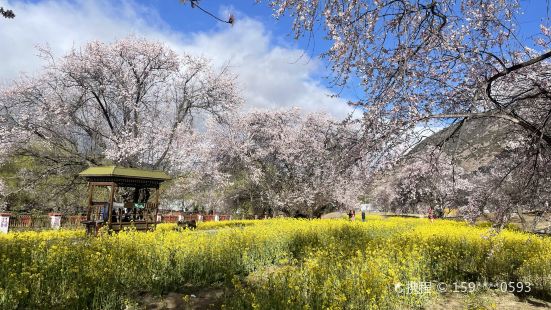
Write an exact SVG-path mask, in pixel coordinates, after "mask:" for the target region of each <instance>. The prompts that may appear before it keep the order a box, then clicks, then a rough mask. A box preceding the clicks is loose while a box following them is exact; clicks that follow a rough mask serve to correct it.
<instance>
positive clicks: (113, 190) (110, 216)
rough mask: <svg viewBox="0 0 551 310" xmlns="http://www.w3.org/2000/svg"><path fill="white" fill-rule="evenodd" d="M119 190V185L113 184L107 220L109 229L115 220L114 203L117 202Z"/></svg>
mask: <svg viewBox="0 0 551 310" xmlns="http://www.w3.org/2000/svg"><path fill="white" fill-rule="evenodd" d="M116 190H117V184H116V183H115V182H113V184H112V185H111V192H110V193H109V213H108V214H109V215H108V216H109V218H108V219H107V223H108V225H109V229H111V221H112V219H113V201H114V200H115V191H116Z"/></svg>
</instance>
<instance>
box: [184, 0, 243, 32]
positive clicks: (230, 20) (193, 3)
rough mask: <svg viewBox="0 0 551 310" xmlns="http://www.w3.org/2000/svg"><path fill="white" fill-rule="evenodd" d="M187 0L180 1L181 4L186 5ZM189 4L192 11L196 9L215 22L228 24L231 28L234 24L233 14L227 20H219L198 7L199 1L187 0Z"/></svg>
mask: <svg viewBox="0 0 551 310" xmlns="http://www.w3.org/2000/svg"><path fill="white" fill-rule="evenodd" d="M187 1H188V0H180V2H181V3H184V4H185V3H186V2H187ZM189 2H190V3H191V8H192V9H194V8H198V9H199V10H201V11H203V13H205V14H207V15H209V16H210V17H212V18H214V19H216V20H217V21H220V22H223V23H226V24H230V25H232V26H233V23H234V22H235V18H234V16H233V14H230V16H229V17H228V20H224V19H221V18H220V17H218V16H216V15H214V14H213V13H211V12H209V11H207V10H205V9H204V8H202V7H201V6H200V5H199V0H189Z"/></svg>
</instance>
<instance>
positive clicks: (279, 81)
mask: <svg viewBox="0 0 551 310" xmlns="http://www.w3.org/2000/svg"><path fill="white" fill-rule="evenodd" d="M267 2H268V1H263V3H261V4H256V3H255V1H254V0H238V1H235V0H234V1H229V0H202V1H200V5H201V6H202V7H203V8H205V9H206V10H208V11H210V12H212V13H214V14H216V15H218V16H220V17H221V18H227V17H228V15H229V14H230V13H233V14H234V15H235V17H236V23H235V25H234V26H233V27H232V26H230V25H228V24H224V23H220V22H217V21H216V20H214V19H213V18H211V17H210V16H208V15H206V14H205V13H203V12H201V11H200V10H199V9H197V8H195V9H192V8H191V6H190V5H189V3H187V4H185V5H184V4H181V3H180V2H179V1H178V0H150V1H145V0H94V1H91V0H57V1H52V0H50V1H13V0H10V1H6V0H0V6H4V7H8V8H12V9H13V10H14V11H15V13H16V15H17V17H16V18H15V19H13V20H0V42H2V44H1V45H0V55H2V57H3V62H4V63H3V66H1V67H0V83H9V81H11V80H12V79H14V78H15V77H17V75H18V74H20V73H22V72H25V73H29V74H33V73H34V72H37V71H38V70H39V69H40V66H41V62H40V60H39V59H38V58H37V57H36V54H37V53H36V49H35V46H36V45H46V44H47V45H48V46H50V48H51V49H52V50H53V51H54V52H55V53H56V54H58V55H63V54H64V53H66V52H67V50H68V49H70V48H72V47H78V46H80V45H82V44H84V43H86V42H88V41H91V40H101V41H112V40H116V39H117V38H121V37H125V36H128V35H137V36H145V37H148V38H151V39H155V40H161V41H164V42H166V43H167V44H169V45H170V46H171V47H172V48H174V49H175V50H176V51H178V52H180V53H191V54H197V55H201V56H205V57H208V58H211V59H213V62H214V64H215V65H217V66H222V65H225V64H229V65H230V67H231V68H232V70H233V71H234V72H236V73H237V75H238V76H239V83H240V87H241V89H242V91H243V94H244V97H245V101H246V107H245V108H246V109H277V108H289V107H299V108H301V109H303V110H304V111H306V112H318V111H322V112H327V113H330V114H332V115H333V116H335V117H339V118H340V117H344V116H346V115H347V114H348V113H349V112H351V111H352V110H351V108H350V107H349V106H347V105H346V101H347V100H348V99H351V100H354V99H356V98H357V97H358V96H361V95H362V94H361V91H360V90H359V89H358V88H357V87H356V88H355V90H352V89H353V88H352V89H346V90H344V91H342V92H341V90H340V89H333V88H331V87H330V85H329V83H328V82H327V80H326V79H324V77H325V76H327V75H328V74H329V72H328V70H327V64H326V63H325V61H324V60H320V59H319V58H318V55H319V53H320V52H321V51H323V50H324V49H326V48H327V47H328V44H329V42H327V41H325V40H324V39H323V37H322V35H321V34H318V35H317V36H316V37H315V38H314V39H313V40H312V41H310V40H308V38H303V39H300V40H298V41H297V40H294V38H293V35H292V33H291V20H290V19H289V18H288V17H284V18H282V19H280V20H276V19H274V18H273V17H272V10H271V9H270V8H269V7H268V5H267ZM547 2H548V1H547V0H523V1H521V4H522V6H523V8H524V10H525V11H526V14H524V15H522V16H521V17H520V18H519V24H520V27H521V30H522V31H521V36H524V37H528V36H530V35H531V34H533V33H537V31H538V27H539V24H540V22H542V21H544V22H547V23H548V15H549V12H548V8H547ZM544 19H547V20H544ZM352 87H354V86H352ZM337 92H338V93H340V95H341V98H333V97H330V96H331V95H335V94H336V93H337Z"/></svg>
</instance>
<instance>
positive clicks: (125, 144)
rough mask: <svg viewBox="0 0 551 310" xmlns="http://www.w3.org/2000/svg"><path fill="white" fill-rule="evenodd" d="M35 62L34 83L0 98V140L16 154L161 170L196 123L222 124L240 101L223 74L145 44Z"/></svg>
mask: <svg viewBox="0 0 551 310" xmlns="http://www.w3.org/2000/svg"><path fill="white" fill-rule="evenodd" d="M41 56H42V57H43V59H44V60H45V61H46V65H45V68H44V70H43V71H42V72H41V73H40V74H39V75H37V76H36V77H22V78H21V79H20V80H17V81H15V82H14V83H13V84H12V85H11V86H10V87H7V88H5V89H3V90H2V93H1V95H0V109H1V111H2V114H1V117H2V127H1V129H2V132H3V133H4V134H3V135H4V136H9V137H11V140H14V141H12V142H11V143H12V144H13V145H14V147H13V148H14V149H15V150H16V151H17V152H19V153H20V154H25V155H31V156H41V157H43V158H46V159H47V157H48V156H49V154H48V153H50V151H51V152H57V154H56V157H59V156H60V155H61V156H64V157H66V158H65V161H66V162H67V161H72V162H74V163H75V164H76V163H78V164H81V165H82V164H99V163H101V162H102V161H104V160H109V161H113V162H115V163H117V164H122V165H127V166H148V167H151V168H162V167H165V166H166V165H167V162H169V161H170V158H169V155H170V154H171V150H172V148H173V145H174V140H175V137H176V136H177V135H179V134H181V133H182V132H186V131H189V130H190V128H191V125H192V121H193V119H194V118H195V117H198V116H199V115H200V114H201V113H206V114H210V115H215V116H216V117H222V116H223V114H224V113H225V112H226V111H228V110H229V109H232V108H233V107H235V106H236V105H238V104H239V103H240V101H241V99H240V97H239V96H238V94H237V89H236V85H235V76H234V75H232V74H231V73H230V72H228V70H227V69H222V70H220V71H217V70H215V69H214V68H212V67H211V66H210V64H209V62H208V60H206V59H202V58H198V57H194V56H190V55H181V56H180V55H177V54H176V53H175V52H174V51H172V50H171V49H169V48H168V47H167V46H165V45H164V44H161V43H158V42H152V41H148V40H145V39H139V38H133V37H130V38H126V39H123V40H119V41H116V42H114V43H101V42H92V43H89V44H87V45H86V46H85V47H83V48H82V49H73V50H71V51H70V52H69V53H68V54H67V55H65V56H64V57H62V58H59V59H57V58H56V57H54V55H53V54H52V53H51V52H50V51H49V50H47V49H42V50H41ZM37 147H38V148H39V150H40V153H38V152H37V151H35V150H36V148H37ZM59 153H61V154H59Z"/></svg>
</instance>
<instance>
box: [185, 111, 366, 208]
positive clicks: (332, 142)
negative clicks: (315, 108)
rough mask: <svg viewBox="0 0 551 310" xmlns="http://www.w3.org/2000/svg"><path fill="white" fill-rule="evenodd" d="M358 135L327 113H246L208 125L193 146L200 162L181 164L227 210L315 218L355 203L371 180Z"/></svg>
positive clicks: (195, 159) (350, 125)
mask: <svg viewBox="0 0 551 310" xmlns="http://www.w3.org/2000/svg"><path fill="white" fill-rule="evenodd" d="M362 135H363V130H362V129H361V127H360V126H358V124H356V122H344V123H338V122H336V121H335V120H333V119H331V118H330V117H329V116H328V115H325V114H309V115H304V114H303V113H301V112H300V111H299V110H296V109H294V110H286V111H274V112H251V113H248V114H245V115H236V116H235V117H233V118H231V120H230V121H229V122H228V123H222V124H221V123H211V124H210V126H209V129H208V131H207V132H206V133H205V134H204V135H202V137H201V138H199V139H198V141H200V143H194V144H195V147H196V152H198V154H200V155H198V156H185V157H184V158H183V159H186V160H189V159H191V162H188V163H187V166H188V167H194V175H193V176H194V178H195V179H196V180H201V182H199V184H197V185H199V186H203V188H204V184H205V183H207V184H209V186H207V187H206V188H207V189H213V188H214V189H216V191H217V193H216V194H215V195H212V194H213V193H212V191H211V192H208V195H207V196H209V197H219V198H222V199H223V200H224V201H225V203H226V205H227V206H229V207H233V208H237V207H240V208H243V206H246V208H245V209H247V208H251V210H245V211H252V212H255V213H266V214H270V215H272V214H274V213H276V212H282V213H283V214H286V215H290V216H308V217H312V216H319V215H321V214H322V212H326V211H328V210H331V209H342V208H345V207H353V206H355V205H356V204H358V198H359V196H360V195H361V194H362V193H363V190H364V186H365V184H367V182H368V181H369V180H370V178H369V165H368V161H369V160H368V158H369V154H368V153H362V152H363V150H364V149H362V148H360V147H358V141H359V140H360V139H362ZM188 141H191V140H188ZM180 169H182V170H184V168H180ZM192 184H193V181H191V182H190V181H189V180H184V182H183V185H184V186H190V185H192ZM193 188H197V186H194V187H193ZM217 195H218V196H217Z"/></svg>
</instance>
